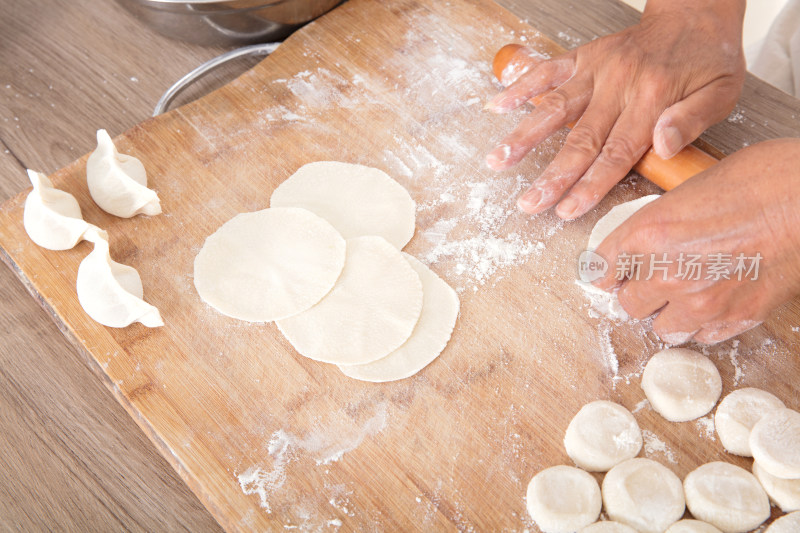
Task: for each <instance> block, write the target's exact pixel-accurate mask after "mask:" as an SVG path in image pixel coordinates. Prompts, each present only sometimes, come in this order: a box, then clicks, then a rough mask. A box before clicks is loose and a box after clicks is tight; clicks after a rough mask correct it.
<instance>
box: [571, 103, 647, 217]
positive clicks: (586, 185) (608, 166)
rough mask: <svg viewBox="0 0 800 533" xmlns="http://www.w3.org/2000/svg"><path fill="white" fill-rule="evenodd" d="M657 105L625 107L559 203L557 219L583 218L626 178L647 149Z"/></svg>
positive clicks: (643, 104) (640, 104)
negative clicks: (584, 171)
mask: <svg viewBox="0 0 800 533" xmlns="http://www.w3.org/2000/svg"><path fill="white" fill-rule="evenodd" d="M656 105H657V104H653V103H648V102H646V101H645V100H640V101H638V102H637V103H635V104H632V105H630V106H628V107H626V108H625V110H624V111H623V112H622V114H621V115H620V116H619V119H618V120H617V121H616V123H615V124H614V127H613V128H612V129H611V132H610V133H609V134H608V139H606V141H605V143H604V144H603V148H602V151H601V152H600V154H599V155H598V156H597V158H596V159H595V160H594V162H593V163H592V165H591V167H589V169H588V170H587V171H586V173H585V174H584V175H583V177H582V178H581V180H580V181H579V182H578V183H577V184H576V185H575V187H573V188H572V190H571V191H570V192H569V194H567V196H566V197H565V198H564V199H563V200H562V201H561V203H559V205H558V207H557V208H556V214H557V215H558V216H559V217H561V218H563V219H566V220H570V219H574V218H577V217H579V216H581V215H583V214H584V213H586V212H587V211H589V210H590V209H592V208H593V207H594V206H595V205H597V203H598V202H599V201H600V200H601V199H602V198H603V197H604V196H605V195H606V193H608V191H610V190H611V188H612V187H613V186H614V185H616V184H617V183H618V182H619V181H620V180H621V179H622V178H624V177H625V176H627V175H628V172H630V170H631V168H633V165H635V164H636V162H637V161H638V160H639V159H641V157H642V155H644V153H645V152H646V151H647V150H648V149H649V148H650V139H651V135H652V131H653V126H654V124H655V120H656V113H657V111H655V109H654V108H655V107H656Z"/></svg>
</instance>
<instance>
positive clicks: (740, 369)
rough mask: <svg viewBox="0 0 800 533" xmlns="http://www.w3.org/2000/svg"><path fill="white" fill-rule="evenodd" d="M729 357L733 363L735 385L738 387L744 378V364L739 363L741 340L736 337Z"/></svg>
mask: <svg viewBox="0 0 800 533" xmlns="http://www.w3.org/2000/svg"><path fill="white" fill-rule="evenodd" d="M728 357H729V358H730V360H731V365H733V386H734V387H738V386H739V382H740V381H741V380H742V378H744V364H741V365H740V364H739V340H738V339H734V341H733V342H732V347H731V350H730V351H729V352H728Z"/></svg>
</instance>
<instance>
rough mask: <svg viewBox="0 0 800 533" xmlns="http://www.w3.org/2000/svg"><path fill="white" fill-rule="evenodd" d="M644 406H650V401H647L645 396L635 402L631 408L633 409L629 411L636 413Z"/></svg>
mask: <svg viewBox="0 0 800 533" xmlns="http://www.w3.org/2000/svg"><path fill="white" fill-rule="evenodd" d="M645 408H650V402H649V401H648V399H647V398H645V399H644V400H642V401H641V402H639V403H637V404H636V406H635V407H634V408H633V411H631V413H633V414H636V413H638V412H639V411H641V410H642V409H645Z"/></svg>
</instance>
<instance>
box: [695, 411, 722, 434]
mask: <svg viewBox="0 0 800 533" xmlns="http://www.w3.org/2000/svg"><path fill="white" fill-rule="evenodd" d="M695 425H696V426H697V429H699V430H700V435H701V436H703V437H705V438H707V439H711V440H717V438H716V437H715V436H714V433H715V431H716V429H715V427H714V416H713V415H708V416H704V417H702V418H698V419H697V420H696V421H695Z"/></svg>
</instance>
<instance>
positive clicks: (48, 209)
mask: <svg viewBox="0 0 800 533" xmlns="http://www.w3.org/2000/svg"><path fill="white" fill-rule="evenodd" d="M28 177H29V178H30V180H31V184H33V190H32V191H31V192H30V193H29V194H28V197H27V198H26V199H25V210H24V212H23V215H22V223H23V225H24V226H25V231H26V232H27V233H28V236H29V237H30V238H31V240H33V242H35V243H36V244H38V245H39V246H41V247H42V248H47V249H48V250H69V249H70V248H72V247H73V246H75V245H76V244H78V243H79V242H80V241H81V240H83V238H84V237H83V235H84V233H86V230H87V229H88V228H89V227H90V224H89V223H88V222H86V221H85V220H83V216H82V215H81V207H80V206H79V205H78V201H77V200H76V199H75V197H74V196H72V195H71V194H70V193H68V192H65V191H62V190H59V189H56V188H55V187H53V183H52V182H51V181H50V180H49V179H48V178H47V176H45V175H44V174H42V173H41V172H36V171H34V170H28Z"/></svg>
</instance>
